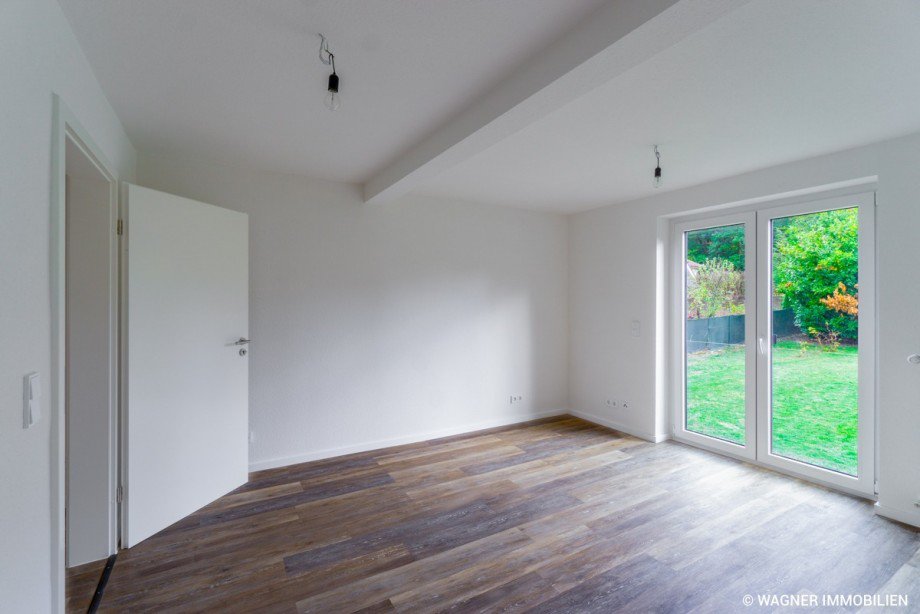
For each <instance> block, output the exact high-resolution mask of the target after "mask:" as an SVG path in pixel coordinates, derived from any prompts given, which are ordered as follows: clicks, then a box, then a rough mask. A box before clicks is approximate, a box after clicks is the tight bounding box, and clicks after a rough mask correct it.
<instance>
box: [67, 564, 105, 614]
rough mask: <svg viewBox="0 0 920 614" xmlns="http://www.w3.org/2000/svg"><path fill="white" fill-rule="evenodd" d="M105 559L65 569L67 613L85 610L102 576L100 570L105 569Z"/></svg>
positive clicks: (73, 613) (72, 613) (74, 613)
mask: <svg viewBox="0 0 920 614" xmlns="http://www.w3.org/2000/svg"><path fill="white" fill-rule="evenodd" d="M105 564H106V559H102V560H99V561H94V562H92V563H86V564H84V565H77V566H76V567H71V568H70V569H68V570H67V582H66V591H67V602H66V604H65V610H66V611H67V612H68V614H77V613H80V614H82V613H84V612H86V610H87V608H89V605H90V603H92V601H93V596H94V595H95V594H96V587H97V586H98V585H99V578H101V577H102V570H103V569H105Z"/></svg>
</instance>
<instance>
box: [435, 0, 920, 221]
mask: <svg viewBox="0 0 920 614" xmlns="http://www.w3.org/2000/svg"><path fill="white" fill-rule="evenodd" d="M916 131H920V2H917V0H885V1H883V2H879V1H878V0H846V1H845V2H836V1H830V0H757V1H755V2H751V3H750V4H747V5H745V6H742V7H740V8H738V9H737V10H735V11H733V12H731V13H729V14H728V15H727V16H725V17H723V18H721V19H720V20H719V21H716V22H715V23H713V24H711V25H709V26H707V27H706V28H704V29H702V30H700V31H699V32H697V33H695V34H692V35H691V36H689V37H687V38H686V39H684V40H683V41H681V42H679V43H677V44H676V45H674V46H673V47H671V48H669V49H667V50H665V51H663V52H661V53H659V54H658V55H656V56H655V57H653V58H651V59H650V60H648V61H646V62H645V63H644V64H642V65H640V66H638V67H637V68H634V69H632V70H630V71H629V72H627V73H625V74H623V75H622V76H620V77H618V78H616V79H614V80H612V81H611V82H609V83H607V84H605V85H603V86H602V87H600V88H597V89H595V90H594V91H592V92H591V93H589V94H587V95H585V96H583V97H581V98H579V99H577V100H575V101H574V102H571V103H569V104H567V105H565V106H563V107H562V108H560V109H558V110H556V111H555V112H554V113H552V114H550V115H548V116H546V117H545V118H544V119H542V120H540V121H538V122H536V123H533V124H531V125H530V126H528V127H527V128H525V129H523V130H521V131H520V132H517V133H516V134H514V135H512V136H510V137H509V138H507V139H506V140H504V141H502V142H500V143H498V144H497V145H494V146H492V147H491V148H489V149H487V150H485V151H484V152H482V153H480V154H478V155H476V156H473V157H471V158H469V159H468V160H466V161H464V162H461V163H460V164H459V165H457V166H454V167H453V168H451V169H450V170H447V171H446V172H444V173H442V174H440V175H439V176H438V177H436V178H434V179H432V180H428V181H427V182H426V184H425V185H424V186H423V187H422V188H421V191H424V192H426V193H430V194H435V195H442V196H450V197H457V198H462V199H466V200H473V201H479V202H485V203H495V204H506V205H514V206H520V207H527V208H533V209H546V210H553V211H564V212H574V211H579V210H584V209H590V208H593V207H597V206H601V205H605V204H610V203H615V202H623V201H628V200H632V199H635V198H639V197H642V196H647V195H649V194H651V193H653V192H654V188H653V186H652V170H653V169H654V167H655V156H654V153H653V145H654V144H655V143H658V144H660V149H661V153H662V167H663V169H664V177H665V186H664V188H662V189H675V188H680V187H685V186H689V185H694V184H699V183H703V182H706V181H710V180H714V179H718V178H722V177H726V176H731V175H735V174H738V173H742V172H746V171H751V170H755V169H758V168H765V167H768V166H773V165H776V164H782V163H785V162H791V161H794V160H799V159H804V158H808V157H812V156H816V155H820V154H824V153H829V152H833V151H838V150H842V149H847V148H850V147H855V146H859V145H863V144H867V143H870V142H873V141H879V140H883V139H885V138H890V137H895V136H900V135H903V134H907V133H911V132H916Z"/></svg>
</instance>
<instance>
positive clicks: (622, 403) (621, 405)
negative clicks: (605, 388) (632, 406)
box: [605, 399, 629, 409]
mask: <svg viewBox="0 0 920 614" xmlns="http://www.w3.org/2000/svg"><path fill="white" fill-rule="evenodd" d="M605 405H607V407H611V408H614V409H616V408H617V407H619V408H621V409H629V401H618V400H616V399H607V401H606V403H605Z"/></svg>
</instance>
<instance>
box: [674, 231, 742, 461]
mask: <svg viewBox="0 0 920 614" xmlns="http://www.w3.org/2000/svg"><path fill="white" fill-rule="evenodd" d="M685 241H686V254H687V256H686V259H685V262H684V267H685V273H684V284H685V287H684V292H685V296H686V305H685V310H684V315H685V317H686V322H685V329H686V339H685V343H684V351H685V352H686V356H685V363H684V364H685V368H686V374H685V382H686V396H685V398H686V403H687V406H686V411H685V413H684V415H685V417H686V424H685V428H686V429H687V430H688V431H693V432H695V433H700V434H702V435H708V436H710V437H716V438H718V439H723V440H725V441H729V442H732V443H737V444H741V445H744V416H745V412H744V401H745V351H744V329H745V326H744V265H745V263H744V224H736V225H732V226H719V227H716V228H707V229H704V230H693V231H690V232H687V233H686V234H685Z"/></svg>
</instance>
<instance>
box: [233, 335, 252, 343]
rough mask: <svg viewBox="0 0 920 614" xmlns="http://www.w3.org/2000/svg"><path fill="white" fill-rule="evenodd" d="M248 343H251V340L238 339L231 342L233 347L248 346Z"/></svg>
mask: <svg viewBox="0 0 920 614" xmlns="http://www.w3.org/2000/svg"><path fill="white" fill-rule="evenodd" d="M250 343H252V340H251V339H247V338H246V337H240V338H239V340H237V341H234V342H233V345H249V344H250Z"/></svg>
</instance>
